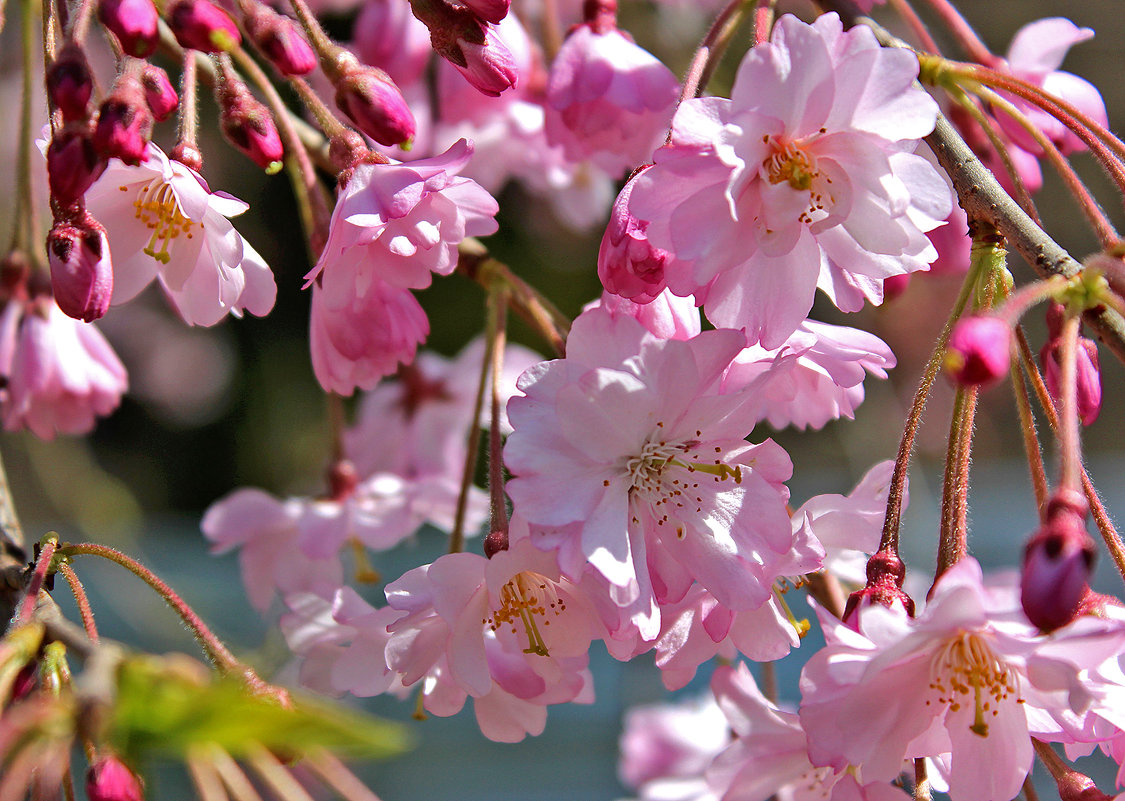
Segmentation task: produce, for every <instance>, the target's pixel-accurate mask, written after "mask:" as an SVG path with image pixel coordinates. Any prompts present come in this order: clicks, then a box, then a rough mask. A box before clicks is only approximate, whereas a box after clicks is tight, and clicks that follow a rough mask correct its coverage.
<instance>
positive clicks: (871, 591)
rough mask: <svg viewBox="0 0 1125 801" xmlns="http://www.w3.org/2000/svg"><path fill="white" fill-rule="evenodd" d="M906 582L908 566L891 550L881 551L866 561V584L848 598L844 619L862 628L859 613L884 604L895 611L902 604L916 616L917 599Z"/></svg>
mask: <svg viewBox="0 0 1125 801" xmlns="http://www.w3.org/2000/svg"><path fill="white" fill-rule="evenodd" d="M905 580H906V565H904V564H903V563H902V559H900V558H899V556H898V554H897V553H895V552H894V551H891V550H886V549H884V550H880V551H878V552H877V553H875V554H872V556H871V558H870V559H868V560H867V585H866V586H865V587H864V588H863V589H861V590H856V591H855V592H853V593H852V594H851V595H850V596H848V603H847V605H846V606H845V607H844V616H843V618H841V619H842V620H843V621H844V622H845V623H847V624H848V625H849V626H851V627H852V628H855V629H857V630H858V628H859V616H858V613H859V611H860V610H861V609H862V608H863V607H865V606H871V605H872V604H881V605H883V606H885V607H887V608H893V607H894V606H895V605H896V604H901V605H902V607H903V609H905V610H906V612H907V614H909V615H910V616H911V617H913V616H914V599H913V598H911V597H910V596H909V595H907V594H906V592H905V591H903V589H902V583H903V581H905Z"/></svg>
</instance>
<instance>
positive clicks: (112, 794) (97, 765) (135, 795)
mask: <svg viewBox="0 0 1125 801" xmlns="http://www.w3.org/2000/svg"><path fill="white" fill-rule="evenodd" d="M86 797H87V798H89V799H90V801H144V797H145V792H144V784H143V783H142V782H141V780H140V778H138V777H137V775H136V774H135V773H133V772H132V771H131V770H129V768H127V767H125V763H124V762H122V761H121V760H120V759H118V758H117V757H115V756H112V755H111V756H103V757H101V758H100V759H98V760H97V761H96V762H94V764H92V765H90V768H89V769H88V770H87V771H86Z"/></svg>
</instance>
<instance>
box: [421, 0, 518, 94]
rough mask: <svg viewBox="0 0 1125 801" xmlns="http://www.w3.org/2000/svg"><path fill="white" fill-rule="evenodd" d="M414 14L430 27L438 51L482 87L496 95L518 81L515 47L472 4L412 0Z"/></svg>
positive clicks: (432, 42)
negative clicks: (471, 7)
mask: <svg viewBox="0 0 1125 801" xmlns="http://www.w3.org/2000/svg"><path fill="white" fill-rule="evenodd" d="M410 6H411V8H412V9H413V11H414V16H416V17H417V18H418V19H420V20H421V21H422V22H423V23H425V25H426V27H427V28H429V29H430V44H431V45H433V48H434V52H436V53H437V54H438V55H439V56H441V57H442V58H444V59H445V60H446V61H448V62H449V63H450V64H452V65H453V66H454V67H456V68H457V70H458V71H459V72H460V73H461V74H462V75H464V76H465V79H466V80H467V81H468V82H469V83H471V84H472V85H473V86H474V87H476V88H477V89H478V90H480V91H481V92H483V93H484V94H486V95H490V96H492V97H499V96H500V93H501V92H503V91H504V90H506V89H510V88H512V87H513V86H515V85H516V81H517V79H518V77H519V75H518V73H517V71H516V65H515V58H514V57H513V56H512V51H511V50H509V49H508V46H507V45H506V44H504V41H503V40H502V39H501V38H500V37H499V36H497V34H496V29H495V28H493V27H492V26H491V25H489V24H487V23H486V22H485V21H484V20H483V19H482V18H481V17H480V16H478V15H477V14H476V13H474V12H473V11H472V9H470V8H466V7H464V6H461V7H454V6H451V5H449V4H448V3H444V2H441V0H410Z"/></svg>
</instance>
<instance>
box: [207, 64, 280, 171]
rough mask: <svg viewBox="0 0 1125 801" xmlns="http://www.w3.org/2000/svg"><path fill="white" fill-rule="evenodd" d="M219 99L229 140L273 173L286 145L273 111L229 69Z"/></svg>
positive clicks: (277, 167) (278, 167) (278, 165)
mask: <svg viewBox="0 0 1125 801" xmlns="http://www.w3.org/2000/svg"><path fill="white" fill-rule="evenodd" d="M218 100H219V109H220V112H221V115H222V116H221V119H220V123H221V125H222V129H223V135H224V136H226V138H227V141H229V142H230V143H231V144H232V145H234V146H235V147H236V148H238V149H239V150H241V151H242V152H243V153H244V154H245V155H246V156H248V157H249V158H250V159H251V160H252V161H253V162H254V163H255V164H257V165H258V166H259V167H261V168H262V169H263V170H265V171H266V172H268V173H270V174H273V173H275V172H277V171H278V170H280V169H281V163H282V159H283V158H284V157H285V148H283V147H282V145H281V137H280V136H279V135H278V133H277V126H276V125H274V122H273V115H272V114H270V110H269V109H268V108H266V107H265V106H264V105H262V104H261V103H259V102H258V101H257V100H256V99H255V98H254V96H253V95H252V94H250V90H249V89H247V88H246V84H244V83H243V82H242V81H240V80H239V79H238V78H237V76H235V75H234V73H233V72H231V71H230V70H224V71H223V81H222V85H221V87H220V89H219V91H218Z"/></svg>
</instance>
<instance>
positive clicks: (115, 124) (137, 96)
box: [94, 73, 153, 166]
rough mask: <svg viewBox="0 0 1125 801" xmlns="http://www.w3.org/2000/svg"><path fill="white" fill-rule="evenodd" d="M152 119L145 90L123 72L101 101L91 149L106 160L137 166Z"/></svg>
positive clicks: (150, 131) (145, 146)
mask: <svg viewBox="0 0 1125 801" xmlns="http://www.w3.org/2000/svg"><path fill="white" fill-rule="evenodd" d="M152 126H153V118H152V112H151V111H150V110H149V108H148V100H147V99H146V98H145V90H144V87H143V86H142V85H141V82H140V81H139V80H138V79H137V77H136V76H134V75H131V74H129V73H124V74H122V75H121V77H120V78H118V80H117V84H116V85H115V86H114V87H113V91H112V92H110V93H109V96H108V97H107V98H106V99H105V100H104V101H103V102H102V107H101V109H100V110H99V111H98V124H97V127H96V128H95V129H94V147H95V148H97V150H98V152H99V153H101V154H102V155H103V156H105V157H106V158H107V159H109V158H114V157H116V158H119V159H121V160H122V161H124V162H125V163H126V164H132V165H134V166H135V165H137V164H140V163H141V161H143V160H144V157H145V155H146V153H147V152H148V143H149V140H150V139H151V138H152Z"/></svg>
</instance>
